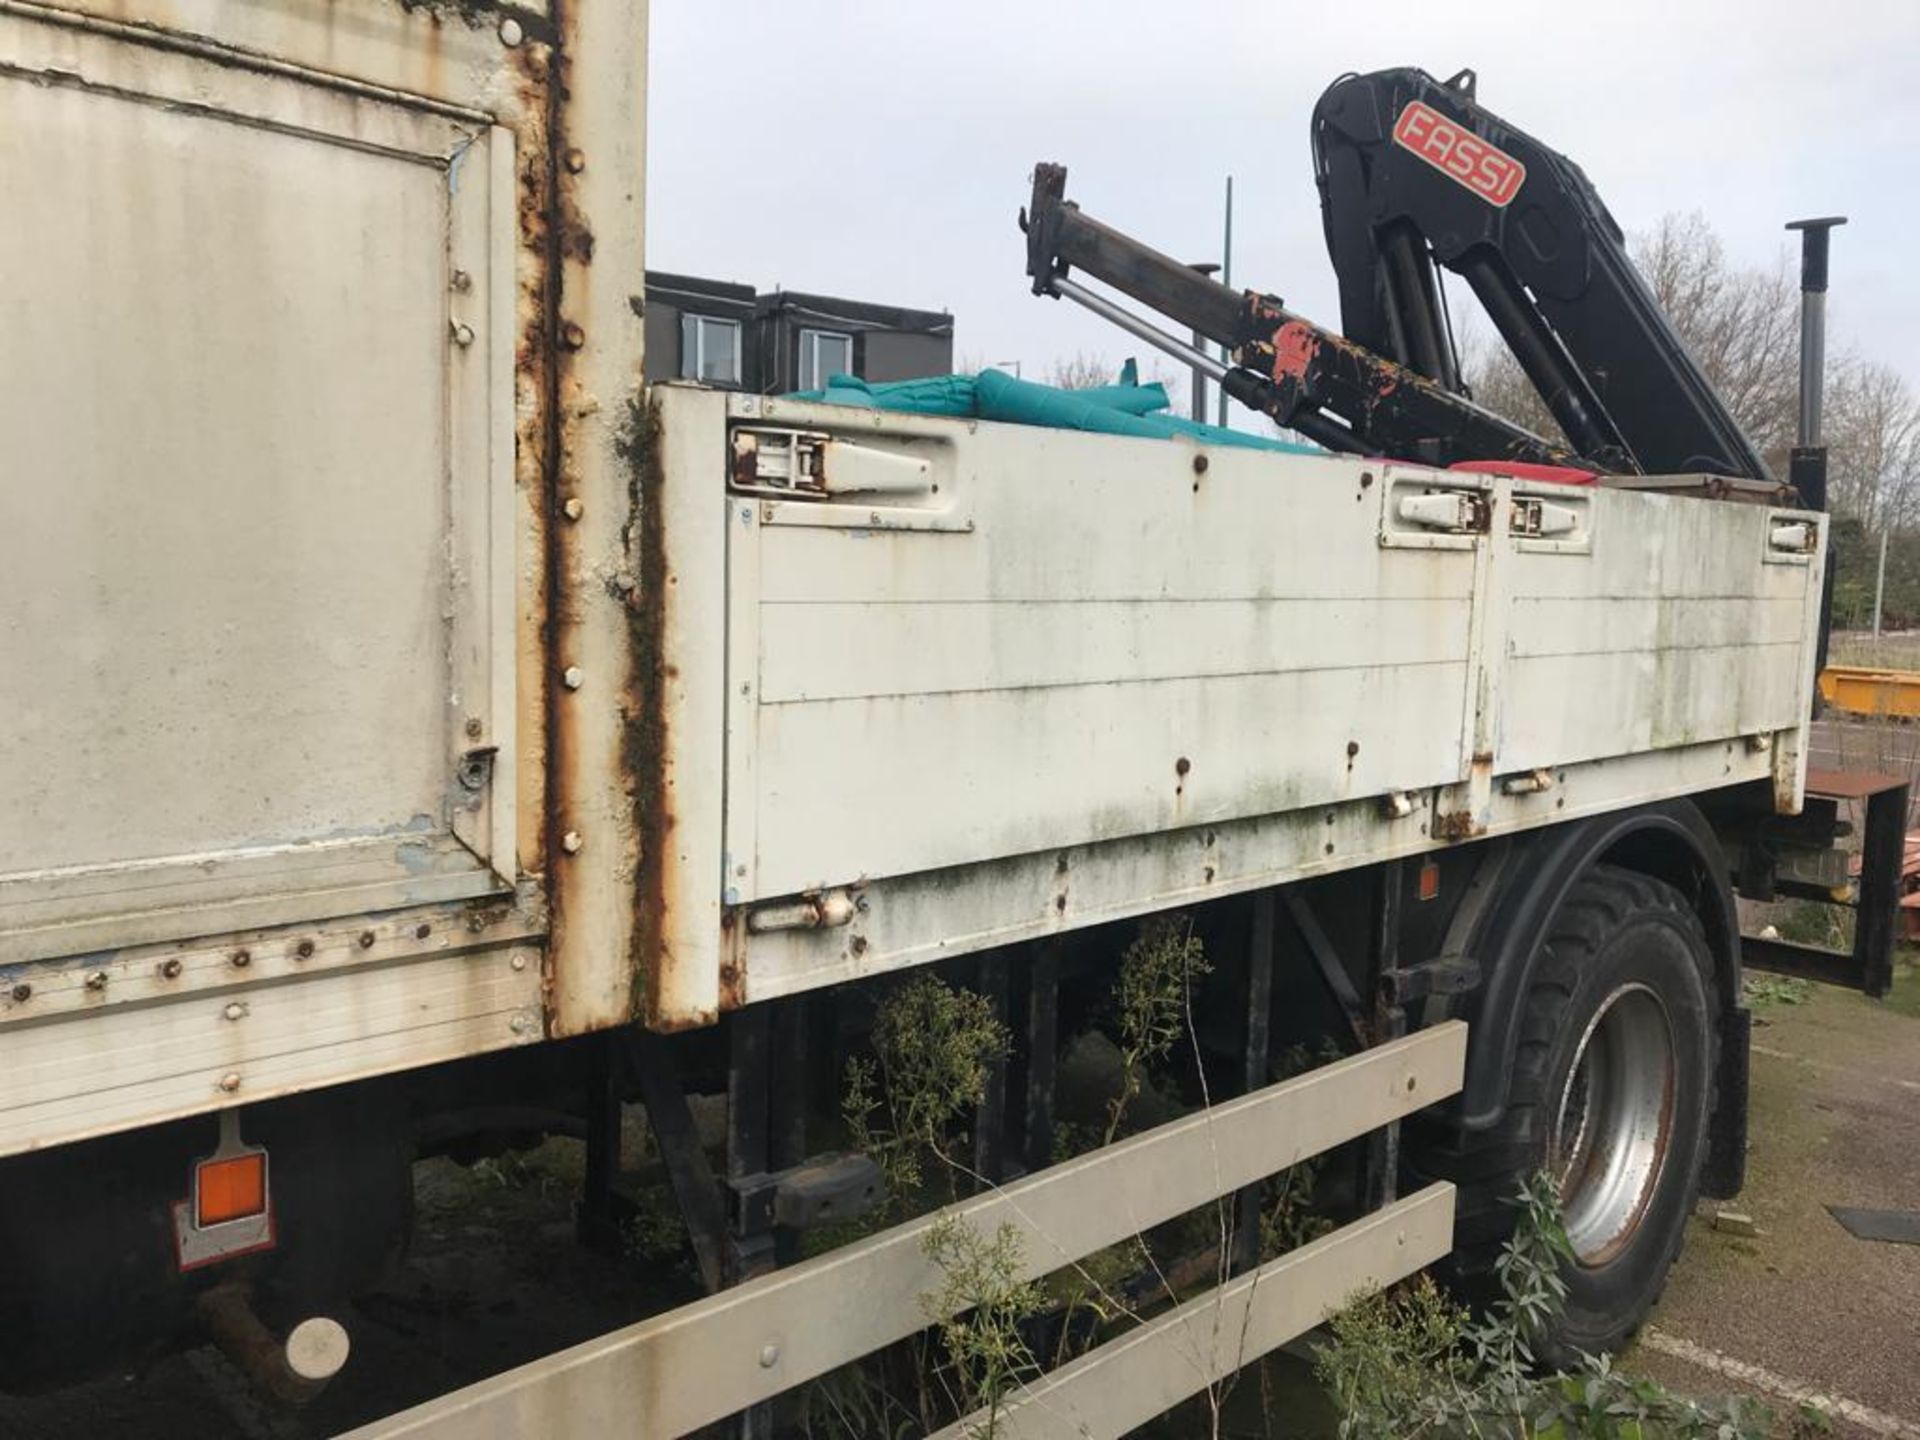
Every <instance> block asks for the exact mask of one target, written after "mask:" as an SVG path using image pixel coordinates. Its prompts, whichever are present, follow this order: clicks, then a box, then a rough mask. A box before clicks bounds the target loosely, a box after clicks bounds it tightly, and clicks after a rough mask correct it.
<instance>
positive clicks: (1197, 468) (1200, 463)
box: [1193, 455, 1207, 475]
mask: <svg viewBox="0 0 1920 1440" xmlns="http://www.w3.org/2000/svg"><path fill="white" fill-rule="evenodd" d="M1193 473H1194V474H1196V475H1204V474H1206V473H1207V457H1206V456H1204V455H1196V456H1194V457H1193Z"/></svg>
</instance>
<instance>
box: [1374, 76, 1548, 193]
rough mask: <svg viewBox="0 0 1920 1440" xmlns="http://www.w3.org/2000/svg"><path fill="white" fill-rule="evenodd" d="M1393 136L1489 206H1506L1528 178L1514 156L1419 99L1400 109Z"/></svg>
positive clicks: (1525, 169) (1396, 140)
mask: <svg viewBox="0 0 1920 1440" xmlns="http://www.w3.org/2000/svg"><path fill="white" fill-rule="evenodd" d="M1393 139H1394V143H1395V144H1396V145H1404V146H1406V148H1407V149H1409V150H1411V151H1412V152H1413V153H1414V154H1416V155H1418V156H1419V157H1420V158H1421V159H1422V160H1424V161H1426V162H1427V163H1428V164H1429V165H1431V166H1433V168H1434V169H1436V170H1438V171H1439V172H1440V173H1441V174H1443V175H1446V176H1448V177H1450V178H1451V179H1453V180H1456V181H1458V182H1459V183H1460V184H1462V185H1464V186H1466V187H1467V189H1469V190H1471V191H1473V193H1474V194H1476V195H1478V196H1479V197H1480V198H1481V199H1482V200H1485V201H1486V202H1487V203H1488V204H1489V205H1499V206H1505V205H1506V204H1507V203H1508V202H1510V201H1511V200H1512V199H1513V197H1514V196H1515V195H1518V194H1519V193H1520V186H1521V184H1522V183H1523V182H1524V181H1525V180H1526V178H1527V167H1526V166H1524V165H1522V164H1521V163H1520V162H1519V161H1518V160H1516V159H1514V158H1513V156H1511V155H1509V154H1507V152H1506V151H1504V150H1502V149H1501V148H1500V147H1499V146H1497V145H1493V144H1489V143H1488V142H1487V141H1485V140H1482V139H1481V138H1480V137H1479V136H1478V135H1475V134H1474V133H1473V132H1472V131H1471V130H1463V129H1462V128H1461V127H1460V126H1458V125H1456V124H1454V123H1453V121H1451V120H1449V119H1447V117H1446V116H1444V115H1442V114H1441V113H1440V112H1439V111H1438V110H1436V109H1434V108H1433V107H1432V106H1431V105H1423V104H1421V102H1420V101H1418V100H1413V101H1409V102H1408V104H1407V108H1406V109H1404V110H1402V111H1401V112H1400V119H1399V120H1398V121H1397V122H1396V123H1395V124H1394V127H1393Z"/></svg>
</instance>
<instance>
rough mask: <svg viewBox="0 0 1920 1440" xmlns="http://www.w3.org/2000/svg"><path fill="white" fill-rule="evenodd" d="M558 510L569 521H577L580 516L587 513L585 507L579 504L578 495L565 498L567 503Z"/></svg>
mask: <svg viewBox="0 0 1920 1440" xmlns="http://www.w3.org/2000/svg"><path fill="white" fill-rule="evenodd" d="M560 509H561V511H562V512H563V513H564V514H565V515H566V517H567V518H568V519H569V520H578V519H579V518H580V517H581V516H582V515H584V514H586V513H587V507H586V506H585V505H583V504H581V503H580V497H579V496H578V495H569V496H568V497H567V503H566V504H564V505H562V506H561V507H560Z"/></svg>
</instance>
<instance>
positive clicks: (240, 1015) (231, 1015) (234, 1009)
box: [220, 1000, 247, 1020]
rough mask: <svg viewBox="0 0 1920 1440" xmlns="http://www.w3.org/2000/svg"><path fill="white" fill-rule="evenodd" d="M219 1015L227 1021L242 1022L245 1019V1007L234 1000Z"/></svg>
mask: <svg viewBox="0 0 1920 1440" xmlns="http://www.w3.org/2000/svg"><path fill="white" fill-rule="evenodd" d="M220 1013H221V1014H223V1015H225V1016H226V1017H227V1019H229V1020H244V1019H246V1018H247V1007H246V1006H244V1005H242V1004H241V1003H240V1002H239V1001H238V1000H236V1001H234V1002H233V1003H232V1004H231V1005H229V1006H227V1008H226V1009H225V1010H223V1011H221V1012H220Z"/></svg>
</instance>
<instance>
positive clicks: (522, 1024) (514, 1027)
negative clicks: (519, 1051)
mask: <svg viewBox="0 0 1920 1440" xmlns="http://www.w3.org/2000/svg"><path fill="white" fill-rule="evenodd" d="M507 1028H508V1029H509V1030H511V1031H512V1032H513V1033H514V1034H516V1035H530V1034H532V1033H533V1017H532V1016H531V1015H529V1014H527V1012H526V1011H524V1010H516V1011H514V1014H513V1018H512V1019H511V1020H509V1021H507Z"/></svg>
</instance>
